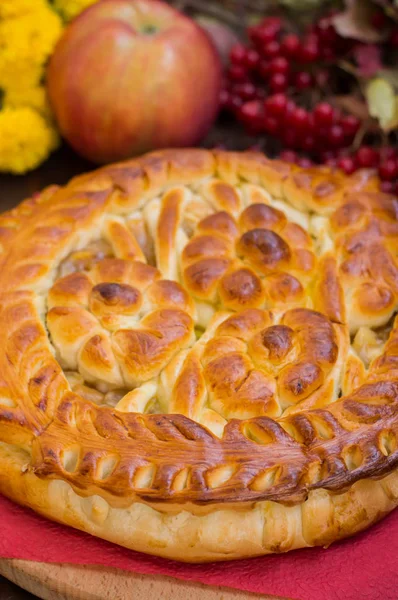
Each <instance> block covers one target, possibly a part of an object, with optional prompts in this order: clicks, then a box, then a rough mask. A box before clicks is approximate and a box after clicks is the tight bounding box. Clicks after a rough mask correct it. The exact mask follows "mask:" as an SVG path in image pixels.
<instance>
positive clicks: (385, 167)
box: [379, 158, 398, 181]
mask: <svg viewBox="0 0 398 600" xmlns="http://www.w3.org/2000/svg"><path fill="white" fill-rule="evenodd" d="M379 175H380V178H381V179H383V180H384V181H394V179H396V178H397V177H398V161H397V160H396V159H395V158H389V159H387V160H385V161H384V162H383V163H381V165H380V166H379Z"/></svg>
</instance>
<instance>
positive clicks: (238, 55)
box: [229, 44, 247, 65]
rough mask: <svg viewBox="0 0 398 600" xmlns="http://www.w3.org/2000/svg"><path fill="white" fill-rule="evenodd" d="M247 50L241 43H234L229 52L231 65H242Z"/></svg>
mask: <svg viewBox="0 0 398 600" xmlns="http://www.w3.org/2000/svg"><path fill="white" fill-rule="evenodd" d="M246 53H247V50H246V48H245V47H244V45H243V44H235V45H234V46H232V48H231V51H230V53H229V60H230V61H231V63H232V64H233V65H243V64H244V63H245V60H246Z"/></svg>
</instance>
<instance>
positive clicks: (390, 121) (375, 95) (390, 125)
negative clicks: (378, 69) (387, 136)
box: [365, 77, 398, 131]
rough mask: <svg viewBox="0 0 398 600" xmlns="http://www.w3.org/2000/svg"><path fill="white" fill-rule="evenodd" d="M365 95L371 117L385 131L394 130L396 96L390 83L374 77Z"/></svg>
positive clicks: (397, 121)
mask: <svg viewBox="0 0 398 600" xmlns="http://www.w3.org/2000/svg"><path fill="white" fill-rule="evenodd" d="M365 93H366V100H367V102H368V106H369V113H370V114H371V116H372V117H375V118H376V119H377V120H378V121H379V123H380V125H381V127H382V129H384V130H385V131H390V130H391V129H395V127H397V126H398V96H396V95H395V90H394V87H393V85H392V84H391V82H390V81H387V80H386V79H383V78H382V77H376V78H375V79H372V81H370V82H369V84H368V85H367V87H366V92H365Z"/></svg>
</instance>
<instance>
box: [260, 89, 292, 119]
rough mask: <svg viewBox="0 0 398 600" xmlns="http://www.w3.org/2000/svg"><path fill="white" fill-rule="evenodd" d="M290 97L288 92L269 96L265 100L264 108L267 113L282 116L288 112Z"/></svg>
mask: <svg viewBox="0 0 398 600" xmlns="http://www.w3.org/2000/svg"><path fill="white" fill-rule="evenodd" d="M287 103H288V99H287V96H286V94H274V95H272V96H268V98H267V99H266V100H265V101H264V108H265V110H266V112H267V114H268V113H269V114H271V115H272V116H274V117H279V118H280V117H282V116H283V115H284V114H285V112H286V107H287Z"/></svg>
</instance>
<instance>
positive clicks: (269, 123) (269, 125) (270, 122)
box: [264, 114, 279, 135]
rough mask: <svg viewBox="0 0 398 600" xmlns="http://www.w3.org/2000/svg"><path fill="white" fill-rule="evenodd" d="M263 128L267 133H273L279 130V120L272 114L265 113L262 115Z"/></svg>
mask: <svg viewBox="0 0 398 600" xmlns="http://www.w3.org/2000/svg"><path fill="white" fill-rule="evenodd" d="M264 129H265V131H266V132H267V133H270V134H271V135H275V134H276V133H277V132H278V130H279V121H278V119H276V118H275V117H273V116H272V115H267V114H266V115H265V117H264Z"/></svg>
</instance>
